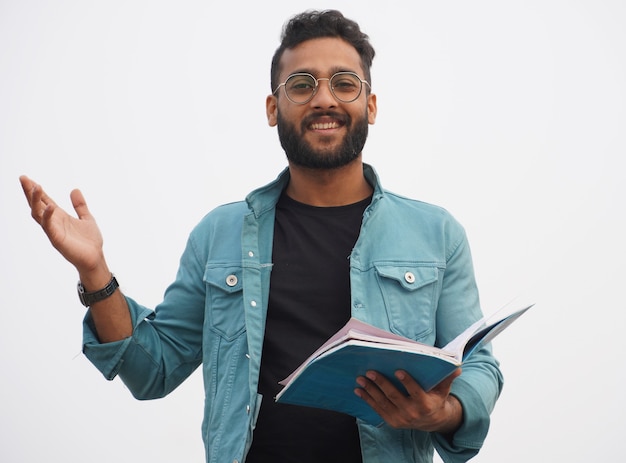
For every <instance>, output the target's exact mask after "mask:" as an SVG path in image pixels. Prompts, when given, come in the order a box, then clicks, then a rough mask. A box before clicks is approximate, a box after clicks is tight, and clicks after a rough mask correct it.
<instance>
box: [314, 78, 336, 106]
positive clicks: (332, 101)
mask: <svg viewBox="0 0 626 463" xmlns="http://www.w3.org/2000/svg"><path fill="white" fill-rule="evenodd" d="M309 104H310V105H311V106H313V107H314V108H334V107H335V106H337V99H336V98H335V96H334V95H333V93H332V92H331V91H330V79H328V78H326V77H322V78H320V79H317V91H316V92H315V95H313V98H312V99H311V101H310V102H309Z"/></svg>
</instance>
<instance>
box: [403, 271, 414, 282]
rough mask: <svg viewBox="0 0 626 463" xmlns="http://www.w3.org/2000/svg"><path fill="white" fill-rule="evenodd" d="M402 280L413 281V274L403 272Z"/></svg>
mask: <svg viewBox="0 0 626 463" xmlns="http://www.w3.org/2000/svg"><path fill="white" fill-rule="evenodd" d="M404 280H405V281H406V282H407V283H415V275H413V272H406V273H405V274H404Z"/></svg>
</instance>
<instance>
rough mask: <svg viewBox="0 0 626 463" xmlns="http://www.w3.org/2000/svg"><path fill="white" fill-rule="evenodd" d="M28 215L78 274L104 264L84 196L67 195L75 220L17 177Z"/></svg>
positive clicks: (39, 189) (26, 180) (99, 239)
mask: <svg viewBox="0 0 626 463" xmlns="http://www.w3.org/2000/svg"><path fill="white" fill-rule="evenodd" d="M20 182H21V184H22V189H23V190H24V194H25V195H26V199H27V200H28V205H29V206H30V209H31V215H32V217H33V219H35V221H36V222H37V223H38V224H39V225H41V228H43V230H44V232H45V233H46V235H47V236H48V238H49V239H50V242H51V243H52V245H53V246H54V247H55V248H56V249H57V250H58V251H59V252H60V253H61V255H62V256H63V257H65V258H66V259H67V260H68V261H69V262H70V263H71V264H73V265H74V266H75V267H76V269H77V270H78V271H79V273H81V274H82V273H90V272H93V271H95V270H97V269H98V266H101V265H102V264H104V257H103V251H102V235H101V233H100V229H99V228H98V225H97V224H96V221H95V219H94V218H93V216H92V215H91V213H90V212H89V209H88V208H87V203H86V202H85V198H84V197H83V194H82V193H81V192H80V191H79V190H74V191H72V192H71V194H70V198H71V200H72V206H74V210H75V211H76V214H77V216H78V217H77V218H76V217H72V216H71V215H69V214H68V213H67V212H66V211H65V210H63V209H62V208H61V207H59V206H58V205H57V204H56V203H55V202H54V201H53V200H52V198H50V197H49V196H48V195H47V194H46V192H45V191H44V190H43V188H42V187H41V185H38V184H37V183H35V182H34V181H33V180H31V179H30V178H28V177H26V176H25V175H23V176H21V177H20Z"/></svg>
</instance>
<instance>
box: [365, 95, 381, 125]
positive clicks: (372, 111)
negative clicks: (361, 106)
mask: <svg viewBox="0 0 626 463" xmlns="http://www.w3.org/2000/svg"><path fill="white" fill-rule="evenodd" d="M377 111H378V108H377V106H376V95H374V94H373V93H370V94H369V95H367V122H369V123H370V124H373V123H374V122H376V113H377Z"/></svg>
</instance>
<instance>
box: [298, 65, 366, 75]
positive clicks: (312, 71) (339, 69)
mask: <svg viewBox="0 0 626 463" xmlns="http://www.w3.org/2000/svg"><path fill="white" fill-rule="evenodd" d="M338 72H354V73H355V74H356V75H358V76H360V75H361V74H360V73H359V72H358V71H356V70H354V69H349V68H345V67H342V66H333V67H332V68H330V71H329V74H328V77H330V76H332V75H334V74H337V73H338ZM302 73H305V74H311V75H312V76H314V77H315V78H318V76H319V75H320V74H322V73H321V72H318V71H317V70H315V69H311V68H301V69H296V70H295V71H293V72H290V73H289V74H288V76H291V75H293V74H302Z"/></svg>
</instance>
